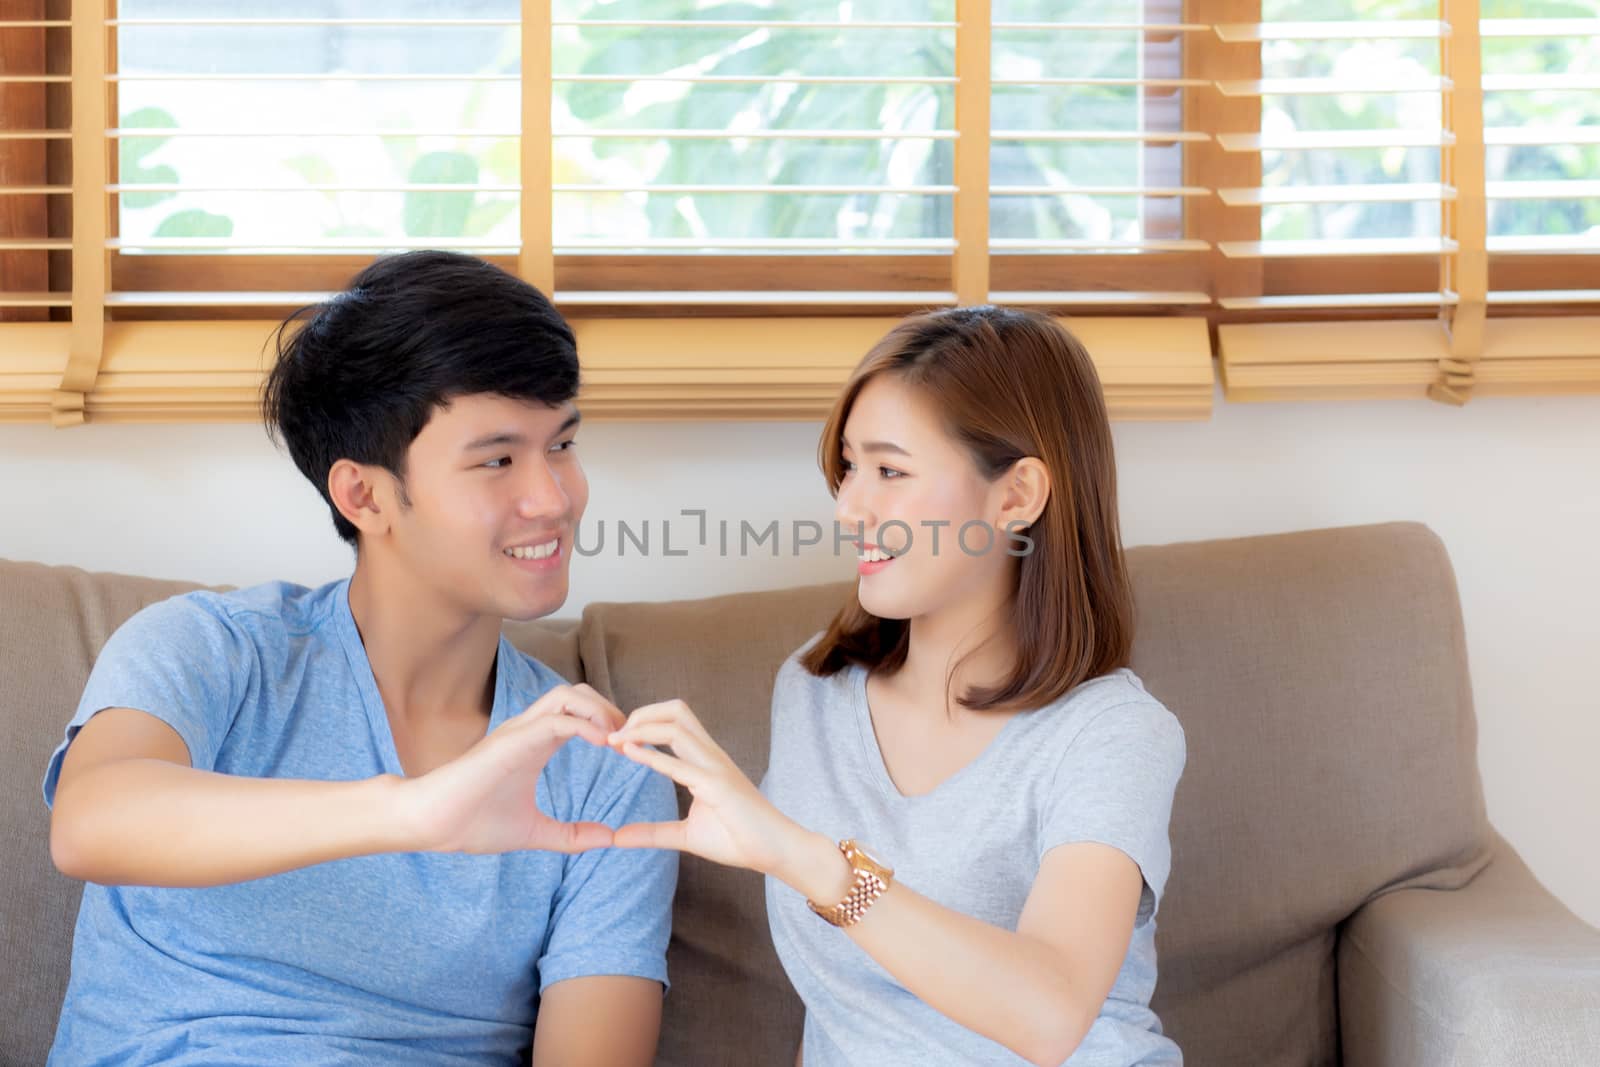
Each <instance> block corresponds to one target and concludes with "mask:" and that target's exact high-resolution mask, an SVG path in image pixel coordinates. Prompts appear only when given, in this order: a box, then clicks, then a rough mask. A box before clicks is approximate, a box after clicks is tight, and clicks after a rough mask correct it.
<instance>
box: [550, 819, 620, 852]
mask: <svg viewBox="0 0 1600 1067" xmlns="http://www.w3.org/2000/svg"><path fill="white" fill-rule="evenodd" d="M548 829H549V833H548V835H540V836H541V837H547V839H546V840H543V841H541V842H540V843H539V844H538V845H536V846H535V847H537V848H542V849H544V850H545V851H547V852H587V851H588V850H589V849H592V848H610V847H611V846H612V844H613V843H614V841H613V837H614V835H613V833H612V830H611V827H609V826H607V825H606V824H605V823H603V822H558V823H551V824H550V826H549V828H548Z"/></svg>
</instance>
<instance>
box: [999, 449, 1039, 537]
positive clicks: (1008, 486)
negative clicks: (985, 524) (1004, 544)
mask: <svg viewBox="0 0 1600 1067" xmlns="http://www.w3.org/2000/svg"><path fill="white" fill-rule="evenodd" d="M1000 484H1001V485H1002V486H1004V487H1005V488H1004V492H1003V495H1002V496H1001V498H1000V523H999V525H1000V528H1001V529H1002V530H1004V529H1008V528H1013V527H1012V526H1011V524H1012V523H1016V524H1017V525H1018V526H1032V525H1033V524H1034V522H1035V521H1037V520H1038V518H1039V516H1040V515H1041V514H1042V513H1043V512H1044V506H1045V505H1046V504H1048V503H1049V502H1050V490H1051V485H1050V469H1049V468H1048V467H1046V466H1045V465H1044V463H1043V462H1042V461H1041V460H1039V459H1037V458H1035V457H1033V456H1024V457H1023V458H1021V459H1019V460H1017V461H1016V462H1015V463H1013V464H1012V465H1011V469H1010V470H1008V471H1006V472H1005V473H1004V474H1002V475H1001V476H1000Z"/></svg>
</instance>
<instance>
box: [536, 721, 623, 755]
mask: <svg viewBox="0 0 1600 1067" xmlns="http://www.w3.org/2000/svg"><path fill="white" fill-rule="evenodd" d="M540 725H542V726H543V728H544V730H545V731H546V732H547V734H548V736H550V737H554V738H558V739H560V740H563V741H565V740H568V739H569V738H573V737H581V738H583V739H584V740H585V741H587V742H589V744H591V745H594V746H595V747H596V748H608V747H610V745H611V735H610V734H608V733H607V732H606V731H605V729H604V728H602V727H600V726H596V725H595V724H594V723H592V722H590V721H589V720H588V719H580V718H578V717H577V716H576V715H555V716H552V717H550V718H547V719H542V720H540Z"/></svg>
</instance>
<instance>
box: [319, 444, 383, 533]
mask: <svg viewBox="0 0 1600 1067" xmlns="http://www.w3.org/2000/svg"><path fill="white" fill-rule="evenodd" d="M396 489H397V486H396V485H395V480H394V475H392V474H390V473H389V472H388V471H386V470H383V469H382V468H380V467H374V466H371V465H369V464H365V463H357V462H355V461H354V460H351V459H341V460H338V461H336V462H335V463H334V465H333V466H332V467H331V468H329V470H328V499H330V500H332V501H333V506H334V507H336V508H338V509H339V514H340V515H343V516H344V517H345V521H346V522H348V523H350V525H352V526H354V527H355V528H356V529H357V530H359V531H361V532H362V533H363V534H366V535H367V536H368V537H373V536H376V535H380V534H383V533H387V532H388V530H389V527H390V525H391V523H392V522H393V519H394V515H395V513H396V512H398V511H399V509H400V501H399V497H398V494H397V492H396Z"/></svg>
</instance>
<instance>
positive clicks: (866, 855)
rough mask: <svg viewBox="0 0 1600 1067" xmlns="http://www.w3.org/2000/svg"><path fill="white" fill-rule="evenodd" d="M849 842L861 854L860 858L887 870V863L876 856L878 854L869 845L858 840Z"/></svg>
mask: <svg viewBox="0 0 1600 1067" xmlns="http://www.w3.org/2000/svg"><path fill="white" fill-rule="evenodd" d="M851 844H852V845H853V846H854V847H855V850H856V852H858V853H859V854H860V855H861V858H862V859H864V860H866V861H867V862H868V863H870V864H872V865H873V866H875V867H882V868H883V869H885V870H888V868H889V865H888V864H887V863H885V862H883V860H881V859H879V858H878V854H877V853H876V852H874V851H873V850H872V846H871V845H867V844H864V843H863V842H860V841H853V842H851Z"/></svg>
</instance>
